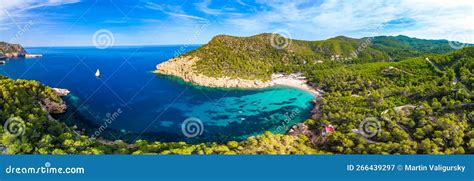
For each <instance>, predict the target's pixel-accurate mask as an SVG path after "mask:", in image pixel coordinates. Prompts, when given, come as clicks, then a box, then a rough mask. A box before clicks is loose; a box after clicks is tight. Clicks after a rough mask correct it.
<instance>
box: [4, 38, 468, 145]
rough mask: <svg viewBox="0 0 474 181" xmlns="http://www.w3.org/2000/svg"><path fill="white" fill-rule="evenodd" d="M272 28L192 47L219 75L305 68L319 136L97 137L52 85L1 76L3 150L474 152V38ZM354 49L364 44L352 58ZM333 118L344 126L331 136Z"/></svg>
mask: <svg viewBox="0 0 474 181" xmlns="http://www.w3.org/2000/svg"><path fill="white" fill-rule="evenodd" d="M269 37H271V35H269V34H262V35H257V36H254V37H249V38H235V37H229V36H218V37H216V38H214V39H213V40H212V41H211V43H209V44H208V45H204V46H203V47H202V48H199V49H197V50H195V51H192V52H189V53H187V54H188V55H195V56H199V57H200V58H201V60H200V61H199V64H198V65H196V68H197V69H198V70H199V71H202V72H203V73H206V74H207V75H212V76H220V75H223V74H225V75H232V76H238V75H242V76H243V77H246V78H261V79H268V78H269V77H268V76H269V75H271V73H273V72H288V73H291V72H302V73H304V74H305V76H306V77H307V78H308V79H309V81H310V82H311V83H312V84H313V85H314V86H315V87H316V88H319V89H322V90H324V91H325V92H326V93H325V94H323V96H322V97H320V99H321V101H319V102H320V103H319V104H318V106H319V110H320V111H321V114H318V115H315V116H313V117H312V119H309V120H307V121H306V122H305V124H307V125H309V127H310V130H311V131H312V132H313V133H314V135H316V136H311V135H298V136H290V135H275V134H272V133H270V132H267V133H265V134H264V135H261V136H258V137H252V138H249V139H247V140H245V141H242V142H235V141H230V142H228V143H226V144H218V143H202V144H187V143H184V142H172V143H161V142H148V141H145V140H138V141H136V142H135V143H133V144H127V143H124V142H123V141H120V140H118V141H115V142H107V141H103V140H96V139H90V138H88V137H87V136H81V135H77V134H76V133H75V132H73V131H72V130H70V129H69V128H68V127H67V126H66V125H65V124H64V123H63V122H61V121H56V120H51V119H48V113H47V112H45V111H44V110H43V109H42V108H41V105H40V104H39V102H40V100H41V99H44V98H50V99H51V100H53V101H59V99H60V98H59V97H58V96H57V95H56V94H55V93H54V92H53V91H52V90H51V89H50V88H48V87H46V86H44V85H41V84H39V83H38V82H36V81H26V80H11V79H8V78H6V77H0V91H1V94H0V108H1V109H0V138H1V140H0V151H1V149H2V148H1V147H4V149H5V151H6V152H7V153H9V154H31V153H33V154H320V153H343V154H442V153H444V154H466V153H470V154H473V153H474V103H473V99H474V98H473V96H472V95H473V93H474V90H473V87H474V84H473V82H474V47H467V48H464V49H460V50H455V51H451V52H448V53H445V52H447V51H449V50H451V48H449V47H448V46H447V42H446V41H441V40H440V41H428V40H419V39H412V38H408V37H404V36H397V37H375V38H373V40H372V44H369V45H368V46H366V47H365V49H359V51H357V50H358V47H359V46H360V44H361V42H364V41H365V40H366V39H350V38H346V37H336V38H333V39H330V40H326V41H315V42H308V41H298V40H293V41H292V43H291V44H290V46H288V47H287V48H284V49H276V48H274V47H272V46H271V44H270V42H269V41H268V38H269ZM265 42H268V43H265ZM354 51H356V52H359V53H358V55H357V57H352V59H350V57H349V56H351V54H353V53H354ZM335 54H337V55H341V56H339V57H335V56H334V55H335ZM316 60H322V61H323V63H318V62H316ZM18 117H19V118H21V119H23V120H24V122H25V131H24V133H23V134H22V135H20V136H15V135H11V134H9V133H6V132H4V130H5V129H4V128H3V126H4V125H5V122H6V121H7V120H8V119H10V118H18ZM369 118H370V119H369ZM366 121H372V122H375V123H377V124H378V125H380V127H379V129H378V130H377V129H376V127H377V126H376V127H375V128H374V127H371V128H370V130H371V131H374V133H376V134H374V135H371V136H364V135H363V134H362V132H363V130H361V126H360V125H361V123H364V122H366ZM328 124H331V125H333V126H334V127H335V129H336V131H335V132H333V133H329V134H328V135H327V137H321V136H320V134H319V133H320V131H321V129H322V128H323V125H328ZM377 124H376V125H377ZM362 128H363V127H362Z"/></svg>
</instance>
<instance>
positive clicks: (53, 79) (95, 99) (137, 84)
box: [0, 46, 313, 142]
mask: <svg viewBox="0 0 474 181" xmlns="http://www.w3.org/2000/svg"><path fill="white" fill-rule="evenodd" d="M197 47H198V46H187V47H186V46H141V47H114V48H108V49H97V48H95V47H65V48H58V47H55V48H27V49H26V50H27V51H28V52H29V53H39V54H43V57H42V58H31V59H10V60H8V62H7V64H6V65H2V66H0V74H2V75H5V76H8V77H10V78H14V79H29V80H38V81H40V82H41V83H43V84H46V85H48V86H51V87H58V88H66V89H68V90H70V91H71V94H70V95H69V96H67V97H65V98H64V99H65V100H66V102H67V103H68V106H69V108H68V111H67V112H66V113H64V114H60V115H55V117H56V118H57V119H58V120H60V121H64V122H66V123H67V124H68V125H70V126H71V127H77V128H76V130H77V131H83V132H84V134H87V135H90V136H95V137H103V138H106V139H112V140H115V139H123V140H126V141H129V142H133V141H134V140H136V139H147V140H158V141H187V142H204V141H217V142H224V141H227V140H243V139H245V138H247V137H249V136H255V135H258V134H262V133H263V132H265V131H272V132H274V133H284V132H286V131H287V130H288V128H289V127H290V126H291V125H293V124H296V123H298V122H302V121H304V120H306V119H307V118H308V117H309V113H310V110H311V108H312V104H311V103H310V101H311V100H312V99H313V95H311V94H309V93H307V92H305V91H302V90H299V89H294V88H290V87H274V88H267V89H258V90H256V89H255V90H242V89H218V88H206V87H199V86H193V85H190V84H188V83H184V82H183V81H181V80H180V79H177V78H175V77H171V76H162V75H157V74H154V73H152V71H153V70H154V69H155V66H156V65H157V64H158V63H160V62H163V61H166V60H168V59H170V58H172V57H173V55H174V54H175V53H183V52H185V51H189V50H191V49H195V48H197ZM182 48H185V49H186V50H185V51H181V50H180V49H182ZM97 69H99V70H100V72H101V76H100V77H99V78H97V77H96V76H95V75H94V74H95V72H96V70H97ZM193 121H195V124H193V123H192V122H193ZM183 122H186V126H189V127H185V128H188V129H184V131H183ZM200 123H202V125H200ZM193 129H194V130H193Z"/></svg>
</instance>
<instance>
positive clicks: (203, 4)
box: [196, 0, 222, 15]
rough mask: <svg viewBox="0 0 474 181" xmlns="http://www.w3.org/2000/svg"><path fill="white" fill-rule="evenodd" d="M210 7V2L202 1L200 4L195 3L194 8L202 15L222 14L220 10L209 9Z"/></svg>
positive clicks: (207, 0) (209, 0) (208, 0)
mask: <svg viewBox="0 0 474 181" xmlns="http://www.w3.org/2000/svg"><path fill="white" fill-rule="evenodd" d="M210 5H211V0H204V1H202V2H200V3H196V8H197V9H198V10H199V11H201V12H203V13H206V14H209V15H220V14H222V11H221V10H218V9H212V8H209V6H210Z"/></svg>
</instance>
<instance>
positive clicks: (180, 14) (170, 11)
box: [145, 2, 206, 20]
mask: <svg viewBox="0 0 474 181" xmlns="http://www.w3.org/2000/svg"><path fill="white" fill-rule="evenodd" d="M145 8H148V9H151V10H157V11H161V12H163V13H165V14H167V15H169V16H172V17H175V18H181V19H188V20H206V19H204V18H201V17H199V16H194V15H190V14H186V13H185V12H184V11H183V10H182V8H181V7H180V6H171V5H166V4H157V3H153V2H146V3H145Z"/></svg>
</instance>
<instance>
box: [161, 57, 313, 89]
mask: <svg viewBox="0 0 474 181" xmlns="http://www.w3.org/2000/svg"><path fill="white" fill-rule="evenodd" d="M197 61H199V58H198V57H192V56H181V57H176V58H173V59H170V60H168V61H166V62H163V63H160V64H158V65H157V66H156V71H155V73H158V74H164V75H173V76H176V77H179V78H181V79H183V80H184V81H186V82H190V83H193V84H196V85H200V86H208V87H222V88H244V89H245V88H266V87H272V86H289V87H294V88H298V89H302V90H305V91H307V92H310V93H311V94H313V95H320V94H321V93H322V92H321V91H319V90H316V89H314V88H313V87H311V86H310V85H308V84H307V80H306V78H305V77H303V76H302V75H301V74H289V75H284V74H273V75H272V78H271V80H269V81H262V80H250V79H242V78H231V77H209V76H206V75H203V74H200V73H198V72H197V71H196V70H195V68H194V65H195V63H196V62H197Z"/></svg>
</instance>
